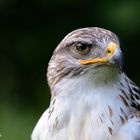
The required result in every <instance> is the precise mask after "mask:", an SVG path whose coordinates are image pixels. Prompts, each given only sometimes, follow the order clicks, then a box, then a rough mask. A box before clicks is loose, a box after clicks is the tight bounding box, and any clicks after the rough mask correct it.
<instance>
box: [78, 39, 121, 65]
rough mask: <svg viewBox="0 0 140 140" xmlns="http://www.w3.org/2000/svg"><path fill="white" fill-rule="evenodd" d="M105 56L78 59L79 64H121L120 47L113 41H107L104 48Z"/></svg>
mask: <svg viewBox="0 0 140 140" xmlns="http://www.w3.org/2000/svg"><path fill="white" fill-rule="evenodd" d="M106 52H107V54H106V56H105V57H98V58H94V59H92V58H91V59H84V60H82V59H81V60H80V63H81V64H84V65H85V64H94V63H105V64H118V65H119V66H120V67H121V66H122V52H121V50H120V47H119V46H118V45H117V44H116V43H114V42H109V43H108V45H107V48H106Z"/></svg>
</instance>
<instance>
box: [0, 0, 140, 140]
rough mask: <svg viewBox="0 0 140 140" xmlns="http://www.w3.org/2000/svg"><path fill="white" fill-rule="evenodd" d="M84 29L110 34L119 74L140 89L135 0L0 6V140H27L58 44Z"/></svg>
mask: <svg viewBox="0 0 140 140" xmlns="http://www.w3.org/2000/svg"><path fill="white" fill-rule="evenodd" d="M87 26H98V27H103V28H107V29H110V30H112V31H113V32H115V33H116V34H117V35H118V36H119V38H120V41H121V44H122V48H123V51H124V58H125V59H124V64H125V66H124V71H125V72H126V73H127V74H128V76H129V77H130V78H131V79H132V80H133V81H135V82H136V83H137V85H140V67H139V66H140V59H139V56H140V53H139V51H140V45H139V40H140V1H139V0H137V1H136V0H132V1H129V0H118V1H114V0H106V1H101V0H98V1H94V0H86V1H82V0H71V1H65V0H57V1H53V0H0V140H29V139H30V134H31V132H32V129H33V128H34V126H35V124H36V122H37V120H38V119H39V117H40V116H41V114H42V113H43V111H44V110H45V109H46V108H47V107H48V105H49V100H50V93H49V89H48V85H47V82H46V70H47V64H48V61H49V59H50V57H51V54H52V52H53V50H54V48H55V47H56V46H57V44H58V43H59V42H60V41H61V39H62V38H63V37H64V36H65V35H66V34H67V33H69V32H70V31H72V30H74V29H77V28H81V27H87Z"/></svg>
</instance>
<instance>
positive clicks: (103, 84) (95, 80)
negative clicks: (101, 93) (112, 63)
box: [52, 68, 121, 96]
mask: <svg viewBox="0 0 140 140" xmlns="http://www.w3.org/2000/svg"><path fill="white" fill-rule="evenodd" d="M120 78H121V75H120V73H119V71H118V69H113V68H110V69H106V68H105V69H103V68H102V69H97V71H89V72H87V73H84V74H81V75H78V76H75V77H71V78H64V79H62V80H61V81H60V82H58V83H57V84H56V85H55V88H54V90H53V91H52V94H55V95H56V96H57V95H59V96H72V95H74V96H76V95H77V94H78V96H82V94H86V95H87V93H91V92H92V93H93V92H95V91H96V90H100V89H107V90H110V89H111V88H110V87H115V86H117V84H118V83H119V81H120Z"/></svg>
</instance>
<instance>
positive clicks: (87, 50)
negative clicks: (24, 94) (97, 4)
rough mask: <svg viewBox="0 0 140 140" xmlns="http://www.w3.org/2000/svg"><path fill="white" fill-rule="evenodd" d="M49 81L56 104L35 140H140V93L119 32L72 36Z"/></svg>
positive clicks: (92, 29) (77, 32) (94, 30)
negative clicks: (129, 74)
mask: <svg viewBox="0 0 140 140" xmlns="http://www.w3.org/2000/svg"><path fill="white" fill-rule="evenodd" d="M47 78H48V83H49V86H50V90H51V102H50V106H49V108H48V109H47V110H46V111H45V112H44V114H43V115H42V117H41V118H40V120H39V121H38V123H37V125H36V127H35V128H34V131H33V133H32V140H140V111H139V110H140V89H139V88H138V87H137V86H136V85H135V84H134V83H133V82H132V81H131V80H130V79H129V78H128V77H127V76H126V75H125V73H124V72H123V70H122V51H121V48H120V44H119V39H118V37H117V35H115V34H114V33H113V32H111V31H109V30H106V29H103V28H98V27H89V28H82V29H77V30H75V31H72V32H71V33H69V34H68V35H67V36H66V37H65V38H64V39H63V40H62V41H61V42H60V44H59V45H58V46H57V48H56V49H55V51H54V53H53V55H52V58H51V60H50V62H49V66H48V72H47Z"/></svg>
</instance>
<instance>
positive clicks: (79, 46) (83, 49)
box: [76, 43, 91, 55]
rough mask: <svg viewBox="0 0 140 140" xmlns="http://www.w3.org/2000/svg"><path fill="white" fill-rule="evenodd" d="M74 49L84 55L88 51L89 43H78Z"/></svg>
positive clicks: (89, 48)
mask: <svg viewBox="0 0 140 140" xmlns="http://www.w3.org/2000/svg"><path fill="white" fill-rule="evenodd" d="M76 50H77V52H78V53H80V54H82V55H84V54H87V53H89V52H90V50H91V45H89V44H81V43H79V44H77V45H76Z"/></svg>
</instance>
